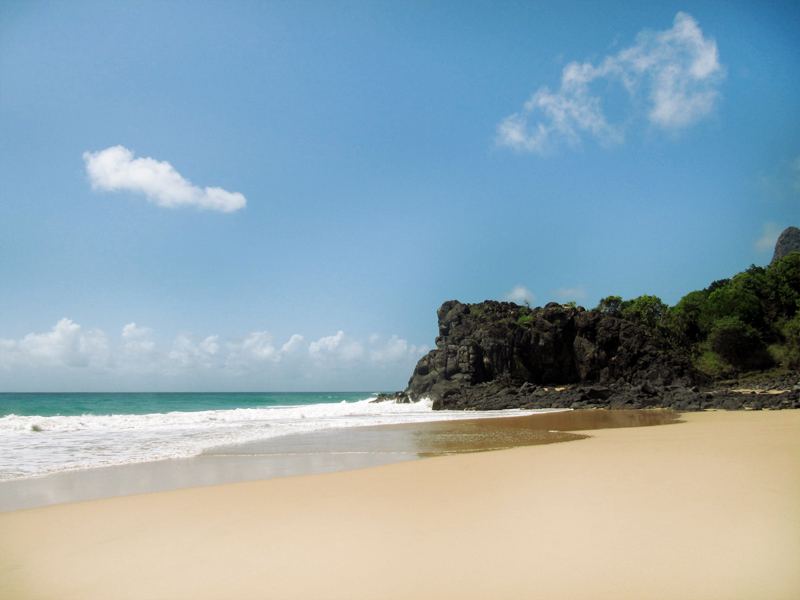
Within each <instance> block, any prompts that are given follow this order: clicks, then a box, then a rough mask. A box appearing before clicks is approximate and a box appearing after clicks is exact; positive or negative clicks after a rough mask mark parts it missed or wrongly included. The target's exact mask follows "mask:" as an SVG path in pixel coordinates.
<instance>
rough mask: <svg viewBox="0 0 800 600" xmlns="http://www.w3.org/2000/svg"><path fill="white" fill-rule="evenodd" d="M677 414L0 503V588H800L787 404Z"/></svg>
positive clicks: (337, 593) (679, 593)
mask: <svg viewBox="0 0 800 600" xmlns="http://www.w3.org/2000/svg"><path fill="white" fill-rule="evenodd" d="M681 420H685V422H684V423H679V424H675V425H668V426H663V427H637V428H619V429H600V430H594V431H591V432H590V433H591V436H592V437H589V438H586V439H582V440H579V441H574V442H570V443H564V444H547V445H538V446H528V447H517V448H512V449H509V450H502V451H497V452H468V453H462V454H456V455H450V456H438V457H434V458H430V459H426V460H418V461H410V462H402V463H398V464H391V465H383V466H379V467H373V468H366V469H361V470H355V471H348V472H341V473H332V474H323V475H313V476H298V477H288V478H282V479H272V480H265V481H252V482H244V483H237V484H230V485H220V486H210V487H204V488H195V489H185V490H177V491H170V492H160V493H153V494H143V495H138V496H128V497H122V498H111V499H105V500H98V501H92V502H82V503H76V504H66V505H59V506H52V507H47V508H40V509H34V510H25V511H18V512H11V513H4V514H0V597H4V598H5V597H8V598H15V599H20V600H24V599H26V598H58V599H64V600H69V599H71V598H76V599H77V598H81V599H86V600H92V599H104V600H114V599H128V598H130V599H151V598H164V599H166V598H187V599H188V598H192V599H197V600H202V599H205V598H208V599H213V598H237V599H248V598H277V599H284V598H285V599H293V598H298V599H299V598H309V599H316V600H319V599H348V600H358V599H384V598H385V599H407V598H419V599H427V598H431V599H439V600H442V599H449V598H453V599H456V598H457V599H459V600H462V599H463V600H470V599H485V598H496V599H499V600H503V599H509V600H511V599H519V598H558V599H564V600H570V599H595V598H597V599H600V598H614V599H641V598H648V599H654V600H657V599H671V600H672V599H681V598H685V599H693V600H704V599H720V600H722V599H726V600H737V599H755V598H759V599H762V598H770V599H773V600H782V599H786V600H789V599H796V598H798V597H800V570H798V568H797V565H798V564H800V411H777V412H771V411H758V412H755V411H753V412H745V411H741V412H730V413H728V412H710V413H692V414H687V415H682V416H681ZM437 451H439V450H437Z"/></svg>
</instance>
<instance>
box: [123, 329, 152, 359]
mask: <svg viewBox="0 0 800 600" xmlns="http://www.w3.org/2000/svg"><path fill="white" fill-rule="evenodd" d="M152 334H153V330H152V329H150V328H149V327H137V326H136V323H128V324H127V325H125V327H123V328H122V340H123V346H124V347H125V348H126V349H128V350H131V351H134V352H144V353H148V352H152V351H153V350H154V348H155V345H156V344H155V342H154V341H153V340H151V339H150V336H151V335H152Z"/></svg>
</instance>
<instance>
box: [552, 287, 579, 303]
mask: <svg viewBox="0 0 800 600" xmlns="http://www.w3.org/2000/svg"><path fill="white" fill-rule="evenodd" d="M556 296H558V299H559V300H561V301H562V302H563V301H565V300H585V299H586V288H585V287H584V286H582V285H576V286H575V287H571V288H558V289H557V290H556Z"/></svg>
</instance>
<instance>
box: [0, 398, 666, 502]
mask: <svg viewBox="0 0 800 600" xmlns="http://www.w3.org/2000/svg"><path fill="white" fill-rule="evenodd" d="M669 414H671V413H667V412H664V411H614V412H607V411H602V412H598V411H558V412H540V413H534V414H530V415H522V416H520V415H514V416H494V417H492V418H486V417H483V418H477V419H475V418H473V419H469V418H465V419H459V420H445V421H429V422H418V423H405V424H387V425H370V426H361V427H350V428H331V429H323V430H319V431H314V432H305V433H296V434H290V435H285V436H280V437H274V438H265V439H263V440H257V441H253V442H245V443H241V444H234V445H228V446H218V447H215V448H212V449H209V450H207V451H205V452H203V453H201V454H199V455H197V456H194V457H189V458H176V459H167V460H159V461H149V462H141V463H133V464H128V465H118V466H108V467H96V468H90V469H76V470H69V471H62V472H58V473H52V474H49V475H45V476H40V477H30V478H20V479H12V480H8V481H2V482H0V513H2V512H10V511H15V510H24V509H29V508H40V507H43V506H52V505H56V504H65V503H70V502H84V501H88V500H99V499H103V498H113V497H119V496H130V495H133V494H142V493H150V492H160V491H169V490H177V489H184V488H194V487H202V486H209V485H220V484H226V483H238V482H242V481H253V480H261V479H274V478H280V477H292V476H298V475H313V474H321V473H334V472H339V471H349V470H353V469H362V468H366V467H372V466H378V465H384V464H392V463H395V462H403V461H409V460H418V459H420V458H425V457H430V456H437V455H440V454H450V453H459V452H473V451H481V450H491V449H497V448H510V447H515V446H521V445H533V444H546V443H555V442H560V441H568V440H573V439H579V438H581V437H583V436H581V435H578V434H568V433H563V432H564V431H570V430H576V429H594V428H599V427H624V426H642V425H652V424H657V423H660V422H661V421H662V420H664V419H666V420H669V419H670V418H671V417H669V416H667V415H669ZM551 430H557V432H553V431H551Z"/></svg>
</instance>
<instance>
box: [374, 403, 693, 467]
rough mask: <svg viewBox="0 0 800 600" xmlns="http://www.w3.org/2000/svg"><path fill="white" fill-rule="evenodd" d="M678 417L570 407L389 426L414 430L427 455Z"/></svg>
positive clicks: (546, 440) (567, 437)
mask: <svg viewBox="0 0 800 600" xmlns="http://www.w3.org/2000/svg"><path fill="white" fill-rule="evenodd" d="M677 422H679V421H678V415H677V413H675V412H673V411H669V410H571V411H563V412H550V413H538V414H534V415H528V416H524V417H510V418H502V417H501V418H497V419H475V420H470V421H439V422H434V423H417V424H414V425H394V426H391V427H386V428H384V429H395V430H403V429H405V430H410V431H411V432H412V439H413V443H414V445H415V448H414V450H415V451H416V452H417V454H418V455H419V456H423V457H426V456H439V455H445V454H459V453H464V452H481V451H486V450H502V449H506V448H515V447H518V446H535V445H538V444H554V443H558V442H568V441H572V440H580V439H584V438H586V437H589V436H588V435H585V434H580V433H572V432H575V431H588V430H592V429H613V428H617V427H646V426H651V425H665V424H669V423H677Z"/></svg>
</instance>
